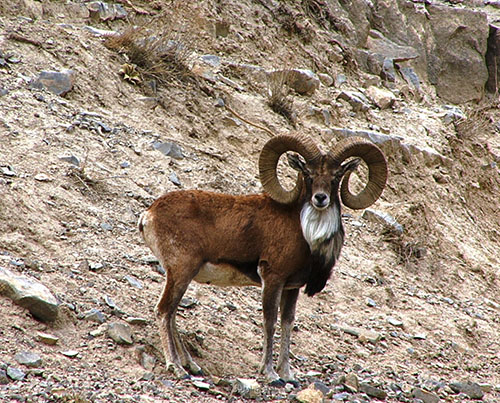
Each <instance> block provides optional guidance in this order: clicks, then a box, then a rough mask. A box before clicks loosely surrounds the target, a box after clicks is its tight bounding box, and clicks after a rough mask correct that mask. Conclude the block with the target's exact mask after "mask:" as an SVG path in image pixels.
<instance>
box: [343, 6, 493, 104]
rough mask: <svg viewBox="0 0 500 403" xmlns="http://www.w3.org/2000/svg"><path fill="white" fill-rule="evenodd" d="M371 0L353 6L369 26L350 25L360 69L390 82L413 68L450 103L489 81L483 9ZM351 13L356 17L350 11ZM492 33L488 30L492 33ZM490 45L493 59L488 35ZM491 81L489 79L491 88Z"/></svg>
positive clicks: (475, 93)
mask: <svg viewBox="0 0 500 403" xmlns="http://www.w3.org/2000/svg"><path fill="white" fill-rule="evenodd" d="M374 3H375V5H374V6H373V7H370V6H369V5H368V4H366V5H364V6H362V5H358V7H357V8H356V10H351V11H352V12H353V13H354V12H356V11H357V12H360V11H361V12H363V13H364V14H365V15H369V16H370V18H369V26H368V27H367V26H366V24H355V25H354V27H355V30H357V35H356V38H357V40H358V43H357V44H356V45H354V43H350V44H351V46H353V45H354V46H356V47H357V49H356V50H355V54H356V59H357V62H358V64H359V65H360V67H361V68H362V69H363V70H365V71H367V72H369V73H372V74H376V75H379V76H380V77H381V78H382V79H383V80H384V81H386V82H388V83H393V82H395V81H397V80H398V79H400V78H403V79H404V80H405V81H407V79H406V78H405V77H404V76H405V73H406V72H407V69H408V68H412V69H413V70H414V73H413V74H416V75H418V76H420V77H422V79H424V80H425V81H429V82H430V83H431V84H432V85H434V86H435V88H436V92H437V95H438V96H440V97H441V98H443V99H445V100H446V101H448V102H452V103H463V102H468V101H472V100H479V99H480V98H481V97H482V96H483V93H484V87H485V84H486V82H487V80H488V69H487V67H486V63H485V57H486V53H487V42H488V38H489V36H490V27H489V23H488V20H487V17H486V14H485V13H483V12H479V11H475V10H470V9H465V8H455V7H450V6H446V5H439V4H435V3H432V4H426V5H424V4H421V3H420V4H419V3H417V2H414V3H410V2H406V1H396V2H395V1H389V0H379V1H376V2H374ZM342 7H344V8H345V6H342ZM349 18H350V19H351V21H355V20H356V19H355V17H354V16H353V15H352V14H351V12H349ZM495 33H496V30H492V33H491V34H492V35H493V34H495ZM359 41H362V43H361V44H360V43H359ZM490 48H491V49H490V56H489V58H490V59H492V58H494V57H495V54H496V53H495V52H496V48H497V47H496V42H494V41H491V40H490ZM491 50H493V51H494V52H493V53H495V54H493V53H492V51H491ZM491 64H492V65H493V63H491ZM490 70H491V69H490ZM492 72H493V70H492ZM494 85H495V84H493V83H492V82H491V81H490V87H491V86H494ZM490 91H491V89H490Z"/></svg>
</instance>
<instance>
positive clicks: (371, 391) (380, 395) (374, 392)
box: [359, 382, 387, 400]
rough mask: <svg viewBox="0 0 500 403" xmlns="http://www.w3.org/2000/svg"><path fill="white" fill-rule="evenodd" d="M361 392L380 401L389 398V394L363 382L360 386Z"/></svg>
mask: <svg viewBox="0 0 500 403" xmlns="http://www.w3.org/2000/svg"><path fill="white" fill-rule="evenodd" d="M359 390H360V392H363V393H366V394H367V395H368V396H370V397H375V398H377V399H380V400H385V398H386V397H387V392H386V391H385V390H383V389H380V388H377V387H375V386H372V385H370V384H368V383H366V382H362V383H361V384H360V385H359Z"/></svg>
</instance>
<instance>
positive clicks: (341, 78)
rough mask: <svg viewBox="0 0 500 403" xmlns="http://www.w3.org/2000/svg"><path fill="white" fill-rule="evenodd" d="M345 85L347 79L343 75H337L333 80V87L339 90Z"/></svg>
mask: <svg viewBox="0 0 500 403" xmlns="http://www.w3.org/2000/svg"><path fill="white" fill-rule="evenodd" d="M345 83H347V77H346V75H345V74H337V77H336V78H335V87H337V88H340V87H342V85H343V84H345Z"/></svg>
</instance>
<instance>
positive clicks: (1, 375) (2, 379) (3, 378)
mask: <svg viewBox="0 0 500 403" xmlns="http://www.w3.org/2000/svg"><path fill="white" fill-rule="evenodd" d="M8 383H9V377H8V376H7V372H6V371H5V369H2V368H0V385H7V384H8Z"/></svg>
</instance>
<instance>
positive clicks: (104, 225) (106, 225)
mask: <svg viewBox="0 0 500 403" xmlns="http://www.w3.org/2000/svg"><path fill="white" fill-rule="evenodd" d="M100 227H101V229H103V230H104V231H112V230H113V226H112V225H111V224H110V223H107V222H103V223H101V225H100Z"/></svg>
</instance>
